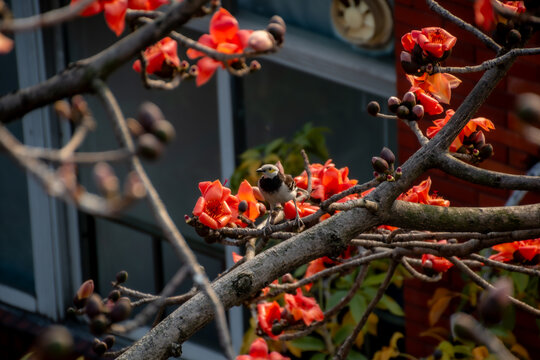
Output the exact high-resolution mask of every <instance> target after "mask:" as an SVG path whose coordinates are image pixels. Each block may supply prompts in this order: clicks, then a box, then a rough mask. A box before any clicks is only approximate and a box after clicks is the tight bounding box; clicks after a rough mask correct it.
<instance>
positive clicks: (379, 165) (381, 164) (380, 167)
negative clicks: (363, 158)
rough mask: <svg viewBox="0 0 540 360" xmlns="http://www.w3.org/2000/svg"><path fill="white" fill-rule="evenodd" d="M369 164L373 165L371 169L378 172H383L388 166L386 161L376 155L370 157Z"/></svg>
mask: <svg viewBox="0 0 540 360" xmlns="http://www.w3.org/2000/svg"><path fill="white" fill-rule="evenodd" d="M371 166H373V169H374V170H375V171H376V172H378V173H385V172H387V171H388V169H389V168H390V166H389V165H388V162H386V160H384V159H383V158H381V157H378V156H374V157H372V158H371Z"/></svg>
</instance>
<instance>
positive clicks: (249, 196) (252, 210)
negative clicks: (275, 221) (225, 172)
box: [236, 180, 261, 220]
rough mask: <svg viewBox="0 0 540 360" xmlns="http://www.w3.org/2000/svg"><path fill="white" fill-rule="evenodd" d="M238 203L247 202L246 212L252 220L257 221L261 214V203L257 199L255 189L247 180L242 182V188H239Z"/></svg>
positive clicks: (245, 214)
mask: <svg viewBox="0 0 540 360" xmlns="http://www.w3.org/2000/svg"><path fill="white" fill-rule="evenodd" d="M236 197H237V198H238V201H245V202H246V203H247V205H248V208H247V210H246V211H245V212H244V216H246V217H247V218H248V219H250V220H255V219H257V218H258V217H259V215H260V214H261V212H260V210H259V202H258V201H257V199H256V198H255V194H254V191H253V187H252V186H251V185H250V183H249V182H248V181H247V180H244V181H242V183H241V184H240V187H239V188H238V194H236Z"/></svg>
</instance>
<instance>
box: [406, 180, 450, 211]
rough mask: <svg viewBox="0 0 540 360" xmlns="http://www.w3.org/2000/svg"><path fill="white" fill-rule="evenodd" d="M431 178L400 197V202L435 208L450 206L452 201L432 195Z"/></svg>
mask: <svg viewBox="0 0 540 360" xmlns="http://www.w3.org/2000/svg"><path fill="white" fill-rule="evenodd" d="M430 188H431V178H429V177H428V178H427V179H426V180H424V181H422V182H421V183H420V184H418V185H416V186H413V187H412V188H411V189H409V190H408V191H407V192H406V193H404V194H401V195H399V196H398V198H397V199H398V200H403V201H408V202H413V203H419V204H425V205H435V206H446V207H448V206H450V201H448V200H445V199H443V198H441V197H438V196H437V195H430V194H429V189H430Z"/></svg>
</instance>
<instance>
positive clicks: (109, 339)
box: [103, 335, 116, 349]
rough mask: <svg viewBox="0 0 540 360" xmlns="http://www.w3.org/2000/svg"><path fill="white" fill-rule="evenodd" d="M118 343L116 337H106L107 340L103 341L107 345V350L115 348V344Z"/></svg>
mask: <svg viewBox="0 0 540 360" xmlns="http://www.w3.org/2000/svg"><path fill="white" fill-rule="evenodd" d="M115 341H116V338H115V337H114V335H107V336H105V339H103V342H104V343H105V344H107V349H110V348H112V347H113V346H114V342H115Z"/></svg>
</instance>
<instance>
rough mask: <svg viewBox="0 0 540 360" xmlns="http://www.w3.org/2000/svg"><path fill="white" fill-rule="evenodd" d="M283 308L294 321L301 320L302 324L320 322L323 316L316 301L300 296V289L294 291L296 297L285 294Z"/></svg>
mask: <svg viewBox="0 0 540 360" xmlns="http://www.w3.org/2000/svg"><path fill="white" fill-rule="evenodd" d="M285 302H286V303H287V304H286V305H285V308H286V309H287V310H288V311H289V312H290V313H291V314H292V316H293V317H294V320H296V321H298V320H300V319H302V320H303V321H304V324H306V325H308V326H309V325H310V324H311V323H312V322H313V321H322V320H323V319H324V314H323V312H322V310H321V308H320V306H319V304H317V300H315V298H312V297H307V296H304V295H303V294H302V290H300V288H298V289H296V295H292V294H285Z"/></svg>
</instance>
